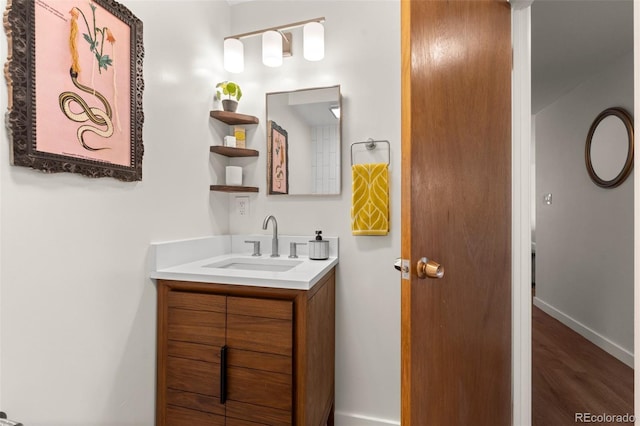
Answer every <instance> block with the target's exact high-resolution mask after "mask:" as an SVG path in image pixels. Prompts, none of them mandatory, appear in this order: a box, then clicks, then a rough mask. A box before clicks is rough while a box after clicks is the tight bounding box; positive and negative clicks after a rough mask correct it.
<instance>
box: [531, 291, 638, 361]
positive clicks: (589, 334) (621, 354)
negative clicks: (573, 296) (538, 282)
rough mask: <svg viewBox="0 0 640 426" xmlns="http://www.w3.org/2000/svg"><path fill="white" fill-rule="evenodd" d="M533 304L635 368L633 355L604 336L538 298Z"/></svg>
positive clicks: (534, 299) (535, 298)
mask: <svg viewBox="0 0 640 426" xmlns="http://www.w3.org/2000/svg"><path fill="white" fill-rule="evenodd" d="M533 304H534V305H535V306H537V307H538V308H540V309H541V310H543V311H544V312H545V313H547V314H549V315H551V316H552V317H553V318H555V319H557V320H558V321H560V322H561V323H563V324H564V325H566V326H567V327H569V328H570V329H572V330H573V331H575V332H576V333H578V334H579V335H581V336H582V337H584V338H585V339H587V340H589V341H590V342H591V343H593V344H594V345H596V346H598V347H599V348H600V349H602V350H604V351H605V352H607V353H609V354H610V355H611V356H614V357H615V358H617V359H619V360H620V361H622V362H624V363H625V364H627V365H628V366H629V367H631V368H633V353H631V352H629V351H628V350H626V349H624V348H623V347H621V346H620V345H618V344H616V343H614V342H612V341H611V340H609V339H607V338H606V337H605V336H603V335H602V334H600V333H598V332H596V331H594V330H592V329H590V328H589V327H587V326H586V325H584V324H582V323H581V322H579V321H576V320H575V319H573V318H571V317H570V316H569V315H567V314H565V313H564V312H562V311H559V310H558V309H556V308H554V307H553V306H551V305H549V304H548V303H546V302H543V301H542V300H540V299H538V298H537V297H534V298H533Z"/></svg>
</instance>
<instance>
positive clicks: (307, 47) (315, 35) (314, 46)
mask: <svg viewBox="0 0 640 426" xmlns="http://www.w3.org/2000/svg"><path fill="white" fill-rule="evenodd" d="M302 33H303V39H302V40H303V42H304V58H305V59H306V60H307V61H319V60H321V59H322V58H324V25H322V24H321V23H320V22H309V23H308V24H305V25H304V28H303V29H302Z"/></svg>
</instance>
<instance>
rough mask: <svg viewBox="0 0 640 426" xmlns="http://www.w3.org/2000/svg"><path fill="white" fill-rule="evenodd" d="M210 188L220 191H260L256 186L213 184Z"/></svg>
mask: <svg viewBox="0 0 640 426" xmlns="http://www.w3.org/2000/svg"><path fill="white" fill-rule="evenodd" d="M210 189H211V190H212V191H218V192H258V188H257V187H255V186H232V185H211V186H210Z"/></svg>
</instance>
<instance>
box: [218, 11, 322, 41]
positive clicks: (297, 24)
mask: <svg viewBox="0 0 640 426" xmlns="http://www.w3.org/2000/svg"><path fill="white" fill-rule="evenodd" d="M324 21H325V18H324V16H321V17H319V18H314V19H307V20H306V21H300V22H293V23H291V24H285V25H281V26H278V27H271V28H265V29H262V30H256V31H251V32H248V33H242V34H235V35H230V36H227V37H225V38H224V39H225V40H227V39H230V38H235V39H238V40H239V39H241V38H247V37H252V36H256V35H260V34H263V33H265V32H267V31H277V32H279V33H280V34H282V31H284V30H290V29H292V28H298V27H302V26H304V25H305V24H308V23H310V22H320V23H322V22H324ZM283 37H284V34H283ZM285 39H286V37H285Z"/></svg>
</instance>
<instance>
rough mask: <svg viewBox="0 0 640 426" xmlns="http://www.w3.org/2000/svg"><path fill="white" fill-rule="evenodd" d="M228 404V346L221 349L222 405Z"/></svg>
mask: <svg viewBox="0 0 640 426" xmlns="http://www.w3.org/2000/svg"><path fill="white" fill-rule="evenodd" d="M225 402H227V345H224V346H223V347H221V348H220V404H224V403H225Z"/></svg>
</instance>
